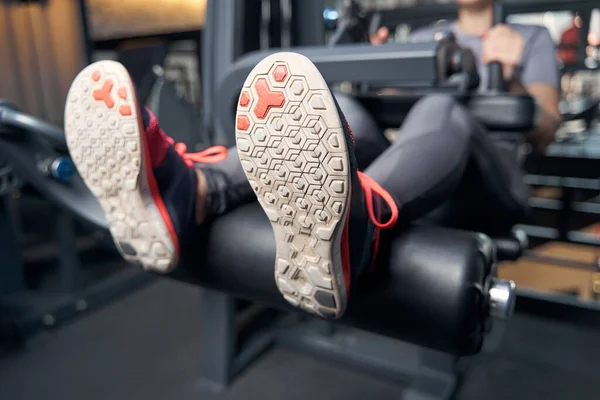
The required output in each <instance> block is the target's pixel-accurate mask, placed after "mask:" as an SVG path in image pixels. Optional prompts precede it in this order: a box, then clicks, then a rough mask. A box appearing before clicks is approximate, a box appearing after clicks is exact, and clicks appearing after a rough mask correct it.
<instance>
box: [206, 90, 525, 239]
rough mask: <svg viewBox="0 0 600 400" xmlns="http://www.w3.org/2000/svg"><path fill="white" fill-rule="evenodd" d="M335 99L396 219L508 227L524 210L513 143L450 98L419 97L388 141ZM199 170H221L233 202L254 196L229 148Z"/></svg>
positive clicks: (349, 104)
mask: <svg viewBox="0 0 600 400" xmlns="http://www.w3.org/2000/svg"><path fill="white" fill-rule="evenodd" d="M336 99H337V100H338V103H339V105H340V108H341V109H342V111H343V112H344V114H345V115H346V117H347V119H348V123H349V125H350V126H351V128H352V130H353V133H354V138H355V141H356V154H357V159H358V161H359V166H361V167H363V168H364V166H366V165H369V164H370V165H369V166H368V167H367V168H366V170H365V173H366V174H367V175H369V176H371V177H372V178H374V179H375V180H376V181H377V182H379V183H380V184H381V186H382V187H383V188H385V189H386V190H387V191H388V192H389V193H390V194H391V195H392V196H394V198H395V199H396V201H397V203H398V206H399V209H400V220H401V221H404V222H410V221H415V220H417V219H420V218H422V217H425V216H429V217H430V218H432V219H434V221H435V222H436V223H443V224H446V225H450V226H455V227H461V228H465V229H474V230H484V231H486V232H488V231H490V227H491V226H493V227H494V228H495V229H498V230H505V229H508V228H509V227H510V226H512V225H513V224H514V223H516V222H517V221H518V220H519V219H521V218H522V216H523V215H524V212H525V210H526V205H527V198H528V191H527V189H526V186H525V184H524V182H523V177H522V173H521V171H520V168H519V165H518V162H517V156H516V147H512V148H508V149H505V148H502V147H501V146H498V145H496V144H495V143H494V141H493V140H492V139H491V137H490V134H489V133H488V132H487V131H486V130H485V129H484V128H483V127H482V126H481V125H479V124H478V123H477V122H476V121H475V119H474V118H473V117H472V116H471V115H470V114H469V112H468V111H467V110H466V109H465V108H464V107H463V106H461V105H460V104H459V103H457V102H456V101H455V100H454V99H453V98H452V97H450V96H443V95H434V96H427V97H424V98H423V99H421V100H420V101H418V102H417V104H415V106H414V107H413V108H412V109H411V111H410V113H409V114H408V115H407V117H406V120H405V122H404V124H403V125H402V127H401V129H400V132H399V134H398V137H397V139H396V141H395V142H394V143H393V144H392V145H391V146H390V145H389V142H387V140H385V138H384V137H383V135H381V132H380V131H379V129H378V127H377V124H376V123H375V121H374V120H373V118H372V117H371V116H370V115H369V114H368V113H367V112H366V111H365V110H364V109H363V108H362V107H361V106H360V104H359V103H357V102H356V101H355V100H354V99H352V98H348V97H345V96H340V95H336ZM371 161H372V162H371ZM202 168H210V169H213V170H222V171H223V174H222V176H223V180H222V181H221V182H220V183H219V184H220V185H222V187H223V188H227V190H228V191H236V192H237V193H236V195H235V196H234V198H236V203H237V202H238V201H239V202H240V203H243V202H244V201H245V200H250V199H252V198H253V195H254V194H253V192H252V189H251V188H250V186H249V185H248V183H247V180H246V177H245V174H244V172H243V170H242V168H241V165H240V163H239V160H238V156H237V152H236V151H235V149H231V151H230V154H229V156H228V158H227V160H226V161H225V162H223V163H219V164H213V165H206V166H203V167H202ZM216 203H218V202H216ZM220 204H222V203H220ZM226 208H228V207H227V206H225V207H224V209H223V210H222V211H223V212H224V211H226V210H225V209H226ZM428 214H429V215H428Z"/></svg>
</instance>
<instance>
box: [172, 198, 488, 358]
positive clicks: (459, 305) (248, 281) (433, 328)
mask: <svg viewBox="0 0 600 400" xmlns="http://www.w3.org/2000/svg"><path fill="white" fill-rule="evenodd" d="M206 234H207V240H208V245H207V246H206V247H205V249H206V252H205V253H204V254H198V253H196V254H188V255H186V256H185V258H184V262H183V268H182V269H180V270H179V271H177V272H176V273H175V274H174V275H173V276H174V277H175V278H177V279H181V280H185V281H191V282H193V283H196V284H201V285H203V286H209V287H212V288H214V289H218V290H223V291H226V292H229V293H235V294H236V295H239V296H240V297H244V298H248V299H251V300H254V301H258V302H262V303H265V304H269V305H275V306H278V307H281V308H286V309H287V308H288V305H287V303H286V302H285V301H284V300H283V298H282V297H281V294H280V293H279V291H278V290H277V288H276V286H275V282H274V279H273V263H274V260H275V241H274V239H273V233H272V230H271V226H270V223H269V221H268V219H267V217H266V216H265V214H264V212H263V211H262V209H261V208H260V206H259V205H258V204H249V205H247V206H244V207H241V208H239V209H237V210H235V211H233V212H231V213H229V214H227V215H225V216H223V217H220V218H219V220H218V221H217V222H216V223H215V224H214V225H213V226H212V228H211V230H210V232H207V233H206ZM482 245H483V244H482V242H481V235H477V234H474V233H470V232H464V231H454V230H449V229H443V228H436V227H423V226H421V227H417V226H415V227H412V228H410V229H408V230H407V231H405V232H404V233H403V234H401V235H400V236H398V237H397V238H395V239H393V240H392V241H391V242H390V250H385V249H383V251H382V256H381V257H380V265H379V266H378V270H379V271H380V272H383V273H384V274H385V275H386V276H385V279H376V278H381V276H378V275H377V274H373V278H374V279H372V282H369V284H366V285H364V286H363V287H361V288H358V289H356V292H355V293H354V294H355V295H356V296H353V297H352V301H351V303H350V304H349V308H348V311H347V313H346V315H345V316H344V318H343V319H342V322H344V323H348V324H351V325H354V326H358V327H361V328H364V329H367V330H369V331H372V332H378V333H382V334H385V335H387V336H391V337H396V338H399V339H402V340H407V341H410V342H413V343H416V344H419V345H423V346H426V347H432V348H436V349H439V350H444V351H448V352H455V353H458V354H473V353H474V352H476V351H478V349H479V347H480V345H481V342H482V339H483V333H482V318H483V311H484V310H483V307H484V299H483V297H482V296H481V295H480V293H481V292H480V290H481V289H482V287H483V285H484V283H485V282H484V280H485V277H486V275H487V272H488V269H489V266H490V265H491V262H490V261H488V260H487V259H486V257H485V256H484V254H483V252H482V251H481V248H482ZM202 247H204V246H202ZM290 309H291V308H290Z"/></svg>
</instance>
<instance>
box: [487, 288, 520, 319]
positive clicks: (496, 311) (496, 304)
mask: <svg viewBox="0 0 600 400" xmlns="http://www.w3.org/2000/svg"><path fill="white" fill-rule="evenodd" d="M516 288H517V285H515V282H514V281H508V280H503V279H494V280H493V281H492V284H491V285H490V289H489V299H490V316H491V317H492V318H499V319H506V318H510V317H511V316H512V315H513V314H514V312H515V303H516V299H517V291H516Z"/></svg>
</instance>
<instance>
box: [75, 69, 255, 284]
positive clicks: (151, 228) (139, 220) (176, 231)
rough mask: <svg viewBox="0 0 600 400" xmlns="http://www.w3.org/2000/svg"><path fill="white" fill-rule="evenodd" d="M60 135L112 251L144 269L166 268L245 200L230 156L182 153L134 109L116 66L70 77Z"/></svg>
mask: <svg viewBox="0 0 600 400" xmlns="http://www.w3.org/2000/svg"><path fill="white" fill-rule="evenodd" d="M65 135H66V139H67V145H68V147H69V151H70V153H71V156H72V158H73V161H74V163H75V165H76V167H77V170H78V171H79V173H80V175H81V176H82V178H83V180H84V181H85V183H86V185H87V186H88V187H89V188H90V190H91V192H92V193H93V194H94V195H95V196H96V198H97V199H98V201H99V203H100V205H101V206H102V208H103V209H104V213H105V216H106V218H107V220H108V223H109V226H110V232H111V234H112V236H113V239H114V241H115V243H116V245H117V248H118V249H119V251H120V252H121V254H122V255H123V257H124V258H125V259H126V260H128V261H131V262H135V263H139V264H141V265H142V266H143V267H144V268H151V269H154V270H157V271H159V272H167V271H169V270H170V269H172V268H173V267H175V265H176V264H177V261H178V259H179V256H180V252H181V248H182V247H183V246H185V245H186V244H187V243H188V242H189V241H190V240H191V239H193V238H192V236H193V235H192V234H193V232H195V228H196V226H197V225H198V224H201V223H203V222H205V221H206V220H207V219H212V218H215V217H216V216H218V215H219V214H221V213H223V212H225V210H226V209H228V208H230V207H234V206H235V205H237V204H238V203H242V202H245V201H247V200H249V199H251V198H252V194H251V193H252V192H251V190H250V188H249V187H248V184H247V181H246V179H245V177H244V175H243V173H239V174H237V175H236V171H240V170H241V169H240V167H239V161H238V160H237V155H236V153H235V151H234V152H233V154H230V155H228V156H227V155H226V154H225V153H226V150H227V149H225V148H224V147H216V148H211V149H208V150H206V151H204V152H200V153H193V154H189V153H187V152H186V148H185V145H183V144H175V143H173V140H172V139H171V138H169V137H168V136H167V135H166V134H165V133H164V132H163V131H162V130H161V128H160V126H159V124H158V121H157V120H156V118H155V117H154V116H153V115H152V113H150V112H149V111H148V110H147V109H146V108H145V107H141V106H140V104H139V103H138V100H137V97H136V92H135V87H134V85H133V82H132V81H131V78H130V77H129V74H128V72H127V70H126V69H125V68H124V67H123V66H122V65H121V64H119V63H116V62H113V61H101V62H98V63H95V64H92V65H90V66H88V67H86V68H85V69H84V70H83V71H82V72H81V73H80V74H79V75H78V76H77V77H76V78H75V80H74V81H73V83H72V85H71V88H70V89H69V93H68V96H67V104H66V107H65ZM196 163H199V168H195V166H196V165H197V164H196ZM209 165H211V167H210V168H209V167H208V166H209ZM224 182H225V183H224ZM230 188H234V189H235V190H229V189H230ZM244 188H245V191H244Z"/></svg>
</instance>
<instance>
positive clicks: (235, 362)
mask: <svg viewBox="0 0 600 400" xmlns="http://www.w3.org/2000/svg"><path fill="white" fill-rule="evenodd" d="M201 295H202V297H201V307H202V309H201V318H202V321H203V323H202V332H201V335H200V338H201V344H202V347H201V354H202V357H201V358H200V376H199V381H198V384H199V386H200V387H202V388H204V389H209V390H211V391H214V392H220V391H223V390H226V389H227V387H228V386H229V385H230V384H231V383H232V382H233V381H234V380H235V379H236V378H237V377H238V376H239V375H240V374H241V373H243V372H244V370H245V369H246V368H248V367H249V366H251V364H252V363H253V362H254V361H255V360H257V359H258V358H259V357H261V356H262V355H263V354H264V353H265V352H266V351H268V350H269V349H270V348H271V347H272V346H276V345H282V346H286V347H289V348H291V349H293V350H296V351H299V352H301V353H303V354H310V355H313V356H316V357H319V358H323V359H326V360H329V361H333V362H338V363H341V364H343V365H344V366H348V367H351V368H354V369H357V370H359V371H361V372H364V373H368V374H372V375H374V376H376V377H378V378H384V379H389V380H391V381H393V382H395V383H401V384H403V386H402V387H399V391H400V390H402V394H403V398H404V399H408V400H417V399H431V400H433V399H450V398H452V396H453V394H454V392H455V390H456V388H457V386H458V382H459V375H460V371H459V368H458V357H455V356H452V355H449V354H445V353H441V352H438V351H434V350H430V349H424V348H420V347H418V346H415V345H412V344H408V343H404V342H399V341H397V340H393V339H390V338H386V337H384V336H379V335H374V334H371V333H367V332H364V331H361V330H359V329H355V328H349V327H343V328H342V327H340V326H337V325H336V324H334V323H332V322H328V321H324V320H319V319H315V318H312V317H309V316H306V315H302V314H300V313H292V314H282V313H274V315H272V318H264V319H262V320H261V325H260V326H258V327H256V328H255V329H254V330H252V331H251V332H250V333H249V334H247V335H246V336H245V337H242V335H241V334H240V333H239V332H238V328H237V324H236V316H238V315H239V314H240V313H239V312H238V307H237V304H238V303H237V301H236V300H235V299H234V298H233V297H232V296H230V295H228V294H225V293H221V292H217V291H213V290H210V289H201ZM267 312H270V310H268V311H267Z"/></svg>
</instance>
